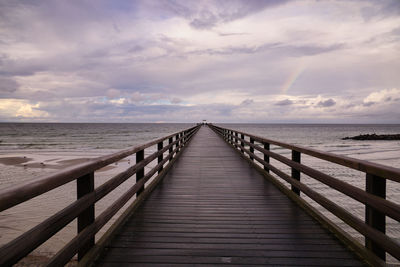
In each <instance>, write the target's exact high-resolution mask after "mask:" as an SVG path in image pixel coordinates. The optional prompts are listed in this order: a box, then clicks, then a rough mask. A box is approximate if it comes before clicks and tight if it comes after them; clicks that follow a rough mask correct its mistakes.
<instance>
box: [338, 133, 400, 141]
mask: <svg viewBox="0 0 400 267" xmlns="http://www.w3.org/2000/svg"><path fill="white" fill-rule="evenodd" d="M342 140H400V134H375V133H374V134H360V135H357V136H352V137H345V138H342Z"/></svg>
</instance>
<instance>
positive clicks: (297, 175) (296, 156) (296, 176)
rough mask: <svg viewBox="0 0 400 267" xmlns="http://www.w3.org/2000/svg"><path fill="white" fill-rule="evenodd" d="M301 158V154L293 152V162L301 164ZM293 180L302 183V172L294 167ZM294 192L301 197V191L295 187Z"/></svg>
mask: <svg viewBox="0 0 400 267" xmlns="http://www.w3.org/2000/svg"><path fill="white" fill-rule="evenodd" d="M264 155H265V154H264ZM300 157H301V154H300V152H298V151H295V150H292V161H294V162H297V163H300V160H301V159H300ZM292 178H293V179H296V180H297V181H300V172H299V171H298V170H297V169H295V168H293V167H292ZM292 191H293V192H294V193H295V194H296V195H298V196H300V190H299V189H298V188H296V187H295V186H293V185H292Z"/></svg>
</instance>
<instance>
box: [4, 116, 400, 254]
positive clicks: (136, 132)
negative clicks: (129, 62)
mask: <svg viewBox="0 0 400 267" xmlns="http://www.w3.org/2000/svg"><path fill="white" fill-rule="evenodd" d="M193 125H194V124H118V123H115V124H75V123H66V124H64V123H61V124H57V123H0V168H1V170H2V171H1V172H0V188H5V187H8V186H11V185H16V184H19V183H21V182H23V181H26V180H29V179H34V178H35V177H41V176H43V175H47V174H49V173H52V172H56V171H58V170H59V169H61V168H63V167H66V166H70V165H72V164H76V163H78V162H82V161H84V160H85V159H88V158H93V157H98V156H101V155H106V154H108V153H111V152H115V151H118V150H121V149H124V148H127V147H130V146H136V145H139V144H143V143H146V142H148V141H151V140H153V139H156V138H158V137H162V136H165V135H168V134H171V133H173V132H177V131H179V130H182V129H185V128H188V127H190V126H193ZM219 125H220V126H223V127H227V128H232V129H238V130H242V131H244V132H248V133H252V134H255V135H259V136H263V137H266V138H269V139H274V140H279V141H282V142H286V143H291V144H296V145H301V146H307V147H312V148H314V149H318V150H322V151H327V152H332V153H336V154H340V155H346V156H349V157H354V158H359V159H364V160H369V161H372V162H377V163H381V164H384V165H388V166H392V167H396V168H400V141H353V140H341V138H343V137H346V136H354V135H358V134H366V133H377V134H396V133H400V125H331V124H329V125H317V124H310V125H308V124H219ZM271 149H272V150H273V151H274V152H277V153H279V154H282V155H284V156H287V157H290V153H291V152H290V151H289V150H287V149H282V148H279V147H275V146H271ZM152 152H154V149H153V150H152V149H149V150H147V151H146V154H150V153H152ZM134 160H135V159H134V156H132V157H129V158H128V159H126V160H123V161H121V162H118V163H116V164H113V165H112V166H110V167H109V168H105V169H102V170H100V171H99V172H96V174H95V177H96V186H98V185H100V184H102V183H104V182H105V181H107V179H109V178H111V177H112V176H113V175H115V174H117V173H118V172H119V171H121V170H123V169H126V168H127V167H129V165H130V164H131V162H134ZM302 162H303V163H304V164H306V165H308V166H310V167H313V168H315V169H317V170H320V171H323V172H325V173H328V174H330V175H332V176H334V177H336V178H338V179H341V180H343V181H345V182H347V183H350V184H352V185H354V186H357V187H360V188H363V189H364V188H365V175H364V174H363V173H361V172H358V171H354V170H351V169H348V168H345V167H342V166H339V165H337V164H333V163H328V162H325V161H322V160H318V159H315V158H312V157H308V156H306V155H302ZM271 163H272V164H273V165H275V166H277V167H280V168H281V169H282V170H284V171H286V172H287V173H290V169H289V168H288V167H287V166H285V165H283V164H280V163H279V162H277V161H274V160H271ZM150 167H151V166H150ZM130 180H132V181H130ZM133 180H134V179H129V180H128V181H127V182H125V183H123V184H122V185H121V186H120V187H118V188H117V190H116V191H115V192H113V194H110V196H107V197H106V198H104V199H103V200H101V201H100V202H99V203H98V204H96V214H99V213H100V212H101V211H102V210H104V209H105V208H106V207H107V206H108V205H109V204H110V203H112V201H113V200H114V199H116V197H117V196H118V195H119V194H121V193H122V192H124V191H126V188H128V187H129V186H130V185H132V184H133ZM301 180H302V181H303V182H304V183H306V184H307V185H309V186H310V187H312V188H313V189H314V190H316V191H318V192H320V193H321V194H323V195H324V196H327V197H328V198H329V199H331V200H333V201H335V202H336V203H338V204H339V205H342V206H343V207H345V208H346V209H348V210H349V211H351V212H352V213H353V214H355V215H356V216H358V217H359V218H361V219H364V206H363V205H361V204H359V203H358V202H357V201H354V200H352V199H351V198H349V197H347V196H345V195H343V194H341V193H338V192H337V191H335V190H332V189H330V188H329V187H327V186H325V185H323V184H321V183H319V182H318V181H315V180H314V179H311V178H310V177H307V176H306V175H303V174H302V177H301ZM302 197H304V198H306V199H307V200H308V201H310V203H312V205H314V206H315V207H317V208H318V209H319V210H320V211H321V212H322V213H324V214H325V215H326V216H328V217H329V218H331V219H332V220H334V221H335V222H336V223H338V224H339V225H340V226H342V228H343V229H345V230H346V231H348V232H349V233H351V234H352V235H354V236H355V237H356V238H358V239H360V242H363V240H362V237H361V236H360V235H358V234H357V233H356V232H355V231H354V230H352V229H350V228H349V227H347V226H346V225H345V224H344V223H343V222H341V221H340V220H339V219H337V218H335V217H334V216H333V215H332V214H330V213H329V212H328V211H326V210H324V209H323V208H322V207H320V206H319V205H318V204H316V203H314V202H313V201H312V200H310V199H308V198H307V197H306V196H304V195H302ZM387 198H388V199H390V200H391V201H393V202H396V203H398V204H400V185H399V184H397V183H394V182H388V184H387ZM75 199H76V188H75V183H74V182H71V183H69V184H66V185H64V186H62V187H60V188H58V189H55V190H52V191H50V192H48V193H46V194H44V195H42V196H39V197H36V198H34V199H32V200H30V201H28V202H26V203H23V204H20V205H18V206H16V207H14V208H11V209H9V210H7V211H4V212H1V213H0V245H1V244H4V243H6V242H8V241H9V240H11V239H13V238H15V237H17V236H18V235H19V234H21V233H23V232H25V231H27V230H28V229H30V228H31V227H32V226H34V225H36V224H37V223H40V222H41V221H42V220H43V219H45V218H47V217H49V216H51V215H52V214H53V213H54V212H56V211H58V210H60V209H62V208H63V207H65V206H66V205H68V204H69V203H72V202H73V201H74V200H75ZM105 228H107V226H106V227H105ZM104 231H105V230H103V232H104ZM387 232H388V235H389V236H391V237H393V238H395V239H396V240H397V241H399V242H400V225H399V223H397V222H394V221H392V220H390V218H388V219H387ZM75 233H76V222H75V221H74V222H72V223H71V224H69V225H68V226H67V227H66V229H64V230H62V231H61V232H60V233H58V234H57V235H56V236H55V237H54V238H52V239H50V240H49V241H48V242H46V243H45V244H43V245H42V246H40V247H39V248H38V249H36V250H35V251H34V252H33V253H32V255H33V256H40V257H42V256H43V257H48V256H51V255H52V254H54V252H55V251H57V250H58V249H60V248H61V247H62V246H63V244H65V243H66V242H67V241H68V240H70V239H71V238H72V237H73V236H74V235H75Z"/></svg>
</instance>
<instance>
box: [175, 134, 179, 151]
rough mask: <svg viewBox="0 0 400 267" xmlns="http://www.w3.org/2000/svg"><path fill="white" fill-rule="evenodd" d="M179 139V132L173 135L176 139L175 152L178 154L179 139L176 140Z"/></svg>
mask: <svg viewBox="0 0 400 267" xmlns="http://www.w3.org/2000/svg"><path fill="white" fill-rule="evenodd" d="M178 140H179V134H177V135H176V136H175V141H177V142H176V154H178V152H179V142H180V141H178Z"/></svg>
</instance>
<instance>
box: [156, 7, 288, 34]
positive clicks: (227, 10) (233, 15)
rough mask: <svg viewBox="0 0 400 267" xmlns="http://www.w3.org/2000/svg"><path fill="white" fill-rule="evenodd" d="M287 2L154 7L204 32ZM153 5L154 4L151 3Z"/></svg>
mask: <svg viewBox="0 0 400 267" xmlns="http://www.w3.org/2000/svg"><path fill="white" fill-rule="evenodd" d="M286 2H287V0H269V1H263V0H252V1H245V0H234V1H229V2H227V1H222V0H216V1H196V2H185V1H161V2H158V3H157V4H155V6H156V7H158V8H159V9H162V10H164V11H167V12H169V13H170V14H171V15H175V16H180V17H183V18H185V19H187V20H188V21H189V25H190V26H192V27H193V28H195V29H199V30H205V29H210V28H213V27H215V26H217V25H219V24H221V23H226V22H231V21H235V20H237V19H242V18H245V17H246V16H249V15H252V14H255V13H258V12H261V11H262V10H264V9H266V8H272V7H276V6H279V5H283V4H285V3H286ZM153 4H154V3H153Z"/></svg>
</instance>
